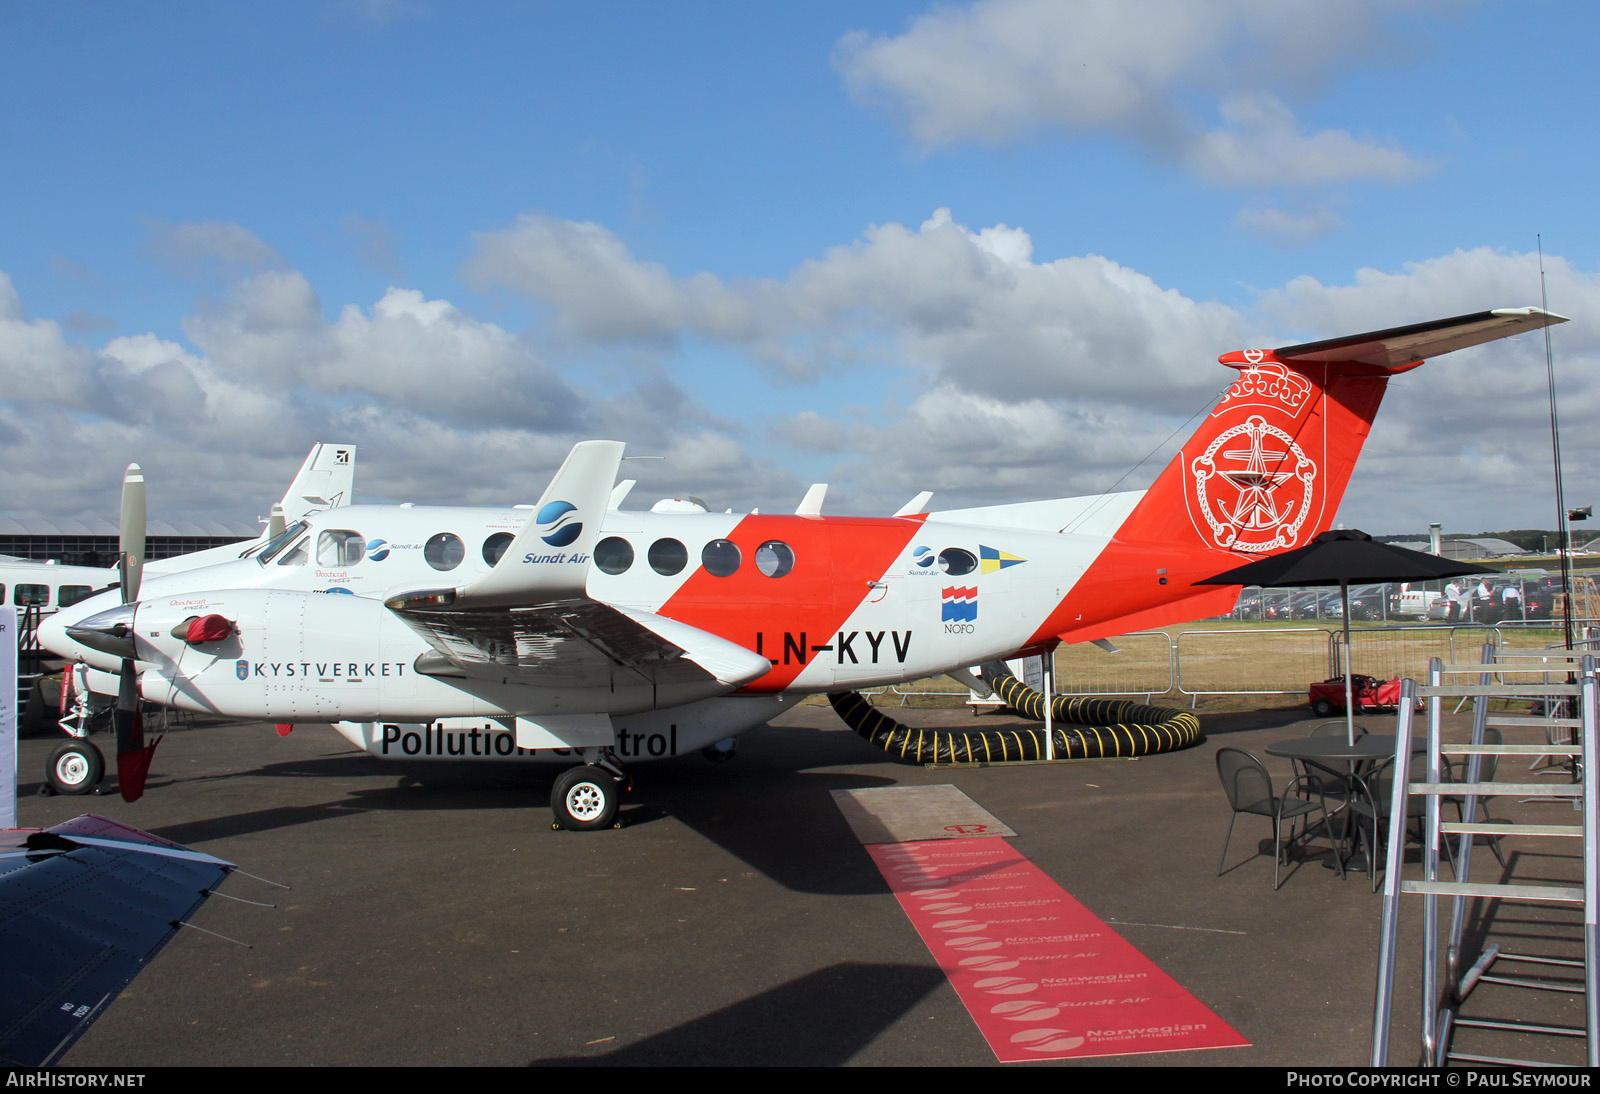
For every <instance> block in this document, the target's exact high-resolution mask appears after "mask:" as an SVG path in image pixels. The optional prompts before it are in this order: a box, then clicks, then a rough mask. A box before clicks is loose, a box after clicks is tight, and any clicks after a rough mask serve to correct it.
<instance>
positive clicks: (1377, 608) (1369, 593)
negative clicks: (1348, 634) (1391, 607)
mask: <svg viewBox="0 0 1600 1094" xmlns="http://www.w3.org/2000/svg"><path fill="white" fill-rule="evenodd" d="M1388 599H1389V594H1388V593H1387V592H1386V591H1385V590H1384V587H1383V586H1382V585H1363V586H1361V587H1360V588H1359V589H1351V590H1350V621H1351V622H1352V623H1353V622H1355V621H1356V620H1358V619H1360V620H1368V621H1370V620H1374V619H1383V618H1384V617H1385V616H1387V615H1388V611H1387V610H1386V603H1387V601H1388Z"/></svg>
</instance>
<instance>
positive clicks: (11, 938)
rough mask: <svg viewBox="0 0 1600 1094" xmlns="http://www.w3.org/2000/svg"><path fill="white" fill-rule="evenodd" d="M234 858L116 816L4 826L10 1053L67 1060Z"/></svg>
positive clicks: (6, 1040) (18, 1063)
mask: <svg viewBox="0 0 1600 1094" xmlns="http://www.w3.org/2000/svg"><path fill="white" fill-rule="evenodd" d="M232 869H233V866H232V864H230V863H227V862H223V861H222V860H221V859H218V858H212V857H211V856H210V855H205V854H201V853H200V852H198V851H191V850H189V849H188V848H186V847H180V846H179V845H177V844H175V843H168V842H167V841H166V840H163V839H160V838H159V837H157V836H152V835H150V834H149V833H148V832H141V831H139V830H138V829H137V828H129V827H127V826H126V825H122V824H118V823H117V822H116V821H111V820H107V819H105V818H104V817H94V816H83V817H78V818H76V819H75V820H70V821H67V822H65V823H63V824H58V825H56V826H55V827H54V828H48V829H44V830H33V829H14V830H11V831H5V832H0V969H3V970H4V972H3V973H0V983H3V984H4V986H5V990H3V991H0V1064H5V1065H7V1066H11V1067H45V1066H48V1065H50V1064H52V1063H55V1062H56V1061H57V1060H59V1059H60V1058H61V1055H62V1053H64V1052H66V1051H67V1049H68V1048H70V1047H72V1044H73V1042H75V1041H76V1040H77V1039H78V1038H79V1037H81V1036H82V1035H83V1032H84V1031H85V1030H86V1029H88V1028H89V1024H90V1023H91V1022H93V1021H94V1020H95V1019H96V1018H98V1017H100V1015H101V1014H103V1013H104V1012H105V1008H106V1007H107V1006H108V1005H109V1004H110V1003H111V1001H112V1000H114V999H116V998H117V996H118V995H119V994H120V993H121V992H122V989H123V988H125V987H127V986H128V984H129V983H130V982H131V981H132V980H133V978H134V976H136V975H137V974H138V972H139V970H140V969H142V968H144V966H145V965H146V964H148V963H149V961H150V959H151V958H153V957H154V956H155V955H156V954H157V953H158V952H159V951H160V950H161V947H163V946H165V945H166V944H167V943H168V942H169V941H170V940H171V939H172V937H173V935H175V934H177V933H178V927H179V926H181V925H182V924H183V923H184V922H185V921H187V920H188V918H189V917H190V916H191V915H193V914H194V912H195V910H196V909H198V908H199V907H200V905H201V904H203V903H205V899H206V897H207V896H209V895H210V893H211V890H212V889H214V888H215V887H216V886H217V885H218V884H219V883H220V882H221V881H222V879H223V878H225V877H227V876H228V873H229V871H231V870H232Z"/></svg>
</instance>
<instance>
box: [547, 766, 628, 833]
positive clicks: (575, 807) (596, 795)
mask: <svg viewBox="0 0 1600 1094" xmlns="http://www.w3.org/2000/svg"><path fill="white" fill-rule="evenodd" d="M621 795H622V787H621V786H620V785H619V784H618V783H617V780H616V779H615V778H614V777H613V776H612V774H611V773H610V772H609V771H607V770H605V769H604V768H602V767H596V766H594V765H593V764H588V765H585V766H583V767H574V768H571V769H569V770H567V771H563V772H562V773H561V775H560V777H559V778H557V779H556V785H555V787H554V789H552V790H551V791H550V809H551V812H553V813H554V814H555V823H554V824H553V825H552V827H554V828H566V829H570V830H571V831H574V832H592V831H595V830H596V829H600V828H610V827H611V826H612V824H613V823H615V822H616V819H617V807H618V805H619V804H620V800H619V799H620V798H621Z"/></svg>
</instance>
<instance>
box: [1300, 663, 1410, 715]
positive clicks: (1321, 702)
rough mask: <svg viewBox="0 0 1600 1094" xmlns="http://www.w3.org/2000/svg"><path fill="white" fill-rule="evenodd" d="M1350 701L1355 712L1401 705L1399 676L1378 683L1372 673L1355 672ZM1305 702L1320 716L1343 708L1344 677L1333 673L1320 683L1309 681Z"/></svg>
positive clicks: (1351, 684) (1351, 679)
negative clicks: (1366, 674)
mask: <svg viewBox="0 0 1600 1094" xmlns="http://www.w3.org/2000/svg"><path fill="white" fill-rule="evenodd" d="M1350 701H1351V702H1352V703H1354V704H1355V708H1356V712H1357V713H1358V714H1359V713H1363V712H1365V711H1369V710H1378V709H1380V708H1390V709H1392V708H1394V707H1397V706H1399V705H1400V677H1398V676H1396V677H1395V678H1394V679H1393V680H1385V681H1382V682H1380V681H1378V680H1375V679H1373V678H1372V677H1371V676H1364V675H1362V674H1361V673H1359V672H1358V673H1355V674H1354V675H1353V676H1351V677H1350ZM1307 702H1308V703H1309V704H1310V706H1311V709H1312V711H1313V712H1314V713H1315V714H1316V715H1317V717H1319V718H1326V717H1327V716H1328V715H1330V714H1332V713H1333V712H1334V711H1342V710H1344V677H1343V676H1333V677H1330V678H1328V679H1327V680H1324V681H1322V682H1321V683H1320V684H1312V685H1311V687H1310V689H1309V690H1308V692H1307Z"/></svg>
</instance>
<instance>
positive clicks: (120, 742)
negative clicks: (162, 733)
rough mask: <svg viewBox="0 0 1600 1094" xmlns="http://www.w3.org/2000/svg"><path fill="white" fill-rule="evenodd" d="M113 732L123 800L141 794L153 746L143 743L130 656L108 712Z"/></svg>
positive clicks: (136, 672)
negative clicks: (114, 702)
mask: <svg viewBox="0 0 1600 1094" xmlns="http://www.w3.org/2000/svg"><path fill="white" fill-rule="evenodd" d="M111 725H112V728H113V729H115V730H116V733H117V787H118V789H119V790H120V791H121V793H122V799H123V801H129V802H135V801H138V800H139V799H140V798H141V797H143V796H144V783H145V777H146V776H147V775H148V774H149V773H150V759H151V757H152V756H153V755H154V753H155V750H156V746H155V744H150V745H148V746H146V744H145V743H144V718H143V715H142V714H140V712H139V667H138V666H137V665H136V664H134V661H133V658H131V657H124V658H123V659H122V679H121V680H120V681H119V682H118V685H117V705H116V708H115V709H114V710H112V712H111Z"/></svg>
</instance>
